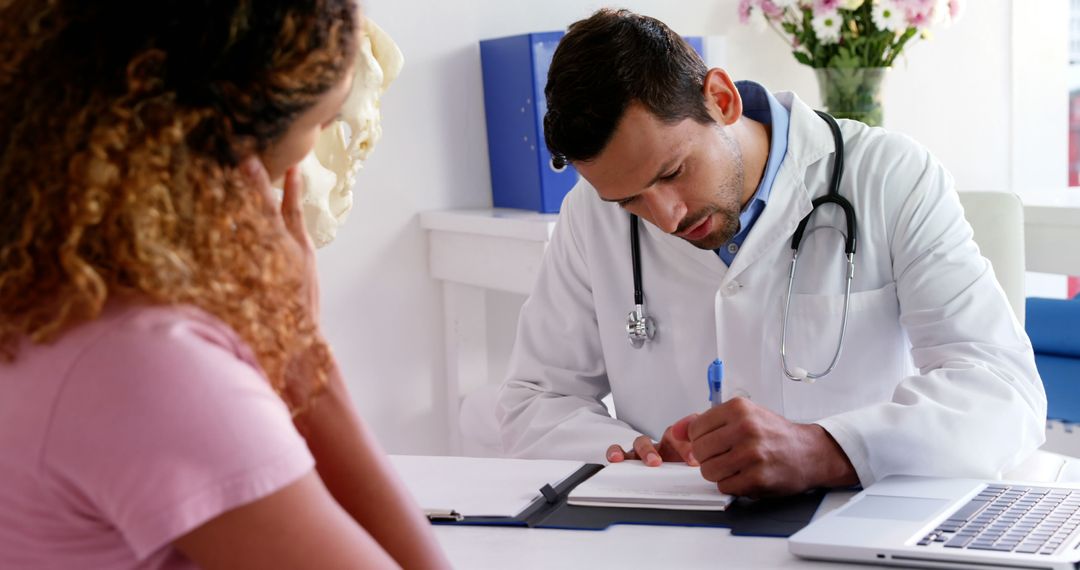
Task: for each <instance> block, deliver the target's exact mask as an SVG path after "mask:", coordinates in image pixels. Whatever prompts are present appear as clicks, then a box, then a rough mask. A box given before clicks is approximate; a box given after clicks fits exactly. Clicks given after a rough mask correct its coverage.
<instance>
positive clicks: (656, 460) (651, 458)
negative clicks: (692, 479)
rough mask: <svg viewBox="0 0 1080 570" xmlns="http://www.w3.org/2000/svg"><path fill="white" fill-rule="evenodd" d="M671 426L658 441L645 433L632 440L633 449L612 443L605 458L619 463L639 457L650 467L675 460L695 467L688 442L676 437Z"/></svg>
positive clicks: (695, 459) (694, 460) (695, 461)
mask: <svg viewBox="0 0 1080 570" xmlns="http://www.w3.org/2000/svg"><path fill="white" fill-rule="evenodd" d="M684 419H685V418H684ZM672 427H674V426H672ZM672 427H669V428H667V429H666V430H664V436H663V437H661V438H660V442H659V443H657V442H654V441H653V440H652V438H651V437H649V436H647V435H642V436H639V437H638V438H637V439H635V440H634V448H633V449H630V450H625V449H623V448H622V446H620V445H612V446H611V447H609V448H608V450H607V460H608V461H610V462H612V463H619V462H620V461H626V460H629V459H640V460H641V461H642V462H644V463H645V465H648V466H650V467H656V466H658V465H660V464H661V463H663V462H665V461H677V462H685V463H686V464H688V465H693V466H695V467H696V466H697V465H698V462H697V458H695V457H694V453H693V451H691V449H690V442H689V441H686V440H685V438H684V439H676V438H675V437H674V432H672Z"/></svg>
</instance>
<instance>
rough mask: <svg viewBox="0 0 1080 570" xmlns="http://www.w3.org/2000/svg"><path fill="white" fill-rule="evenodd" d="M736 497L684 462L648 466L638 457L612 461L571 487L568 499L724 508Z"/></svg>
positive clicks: (588, 502) (593, 504)
mask: <svg viewBox="0 0 1080 570" xmlns="http://www.w3.org/2000/svg"><path fill="white" fill-rule="evenodd" d="M734 500H735V497H732V496H731V495H725V494H724V493H721V492H720V491H718V490H717V489H716V483H713V482H710V481H706V480H705V479H703V478H702V477H701V469H700V468H698V467H690V466H688V465H686V464H685V463H664V464H663V465H660V466H659V467H647V466H645V464H643V463H641V462H638V461H627V462H625V463H612V464H611V465H608V466H607V467H604V468H603V469H602V470H600V472H599V473H597V474H595V475H593V476H592V477H590V478H588V479H586V480H585V481H584V482H582V483H581V484H580V485H578V486H577V487H575V488H574V489H573V490H572V491H570V495H569V497H568V498H567V503H568V504H571V505H580V506H590V507H633V508H639V509H640V508H645V509H677V510H695V511H722V510H724V509H726V508H727V506H728V505H730V504H731V502H732V501H734Z"/></svg>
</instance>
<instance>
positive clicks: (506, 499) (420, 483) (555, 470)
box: [390, 455, 585, 517]
mask: <svg viewBox="0 0 1080 570" xmlns="http://www.w3.org/2000/svg"><path fill="white" fill-rule="evenodd" d="M390 460H391V461H392V462H393V463H394V467H396V468H397V471H398V473H400V474H401V477H402V479H404V481H405V485H406V486H407V487H408V488H409V490H410V491H412V494H413V496H414V497H416V500H417V502H418V503H420V507H421V508H423V509H424V510H451V509H452V510H455V511H457V512H458V513H461V514H462V515H465V516H507V517H512V516H516V515H517V514H518V513H520V512H521V511H523V510H524V509H525V507H528V506H529V504H530V503H532V502H533V500H535V499H536V498H537V497H539V496H540V488H541V487H543V486H544V485H548V484H549V485H551V486H552V487H555V486H556V485H558V483H560V482H561V481H562V480H563V479H565V478H567V477H569V476H570V475H572V474H573V473H574V472H575V471H577V470H578V469H580V468H581V467H582V466H583V465H585V464H584V463H583V462H580V461H553V460H531V459H495V458H482V457H446V456H420V455H391V456H390Z"/></svg>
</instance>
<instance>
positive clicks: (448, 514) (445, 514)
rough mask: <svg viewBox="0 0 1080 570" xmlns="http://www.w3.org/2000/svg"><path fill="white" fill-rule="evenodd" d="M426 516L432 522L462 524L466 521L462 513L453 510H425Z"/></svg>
mask: <svg viewBox="0 0 1080 570" xmlns="http://www.w3.org/2000/svg"><path fill="white" fill-rule="evenodd" d="M424 516H426V517H427V520H428V521H430V522H461V521H463V520H465V517H464V516H463V515H462V514H461V513H459V512H457V511H455V510H453V509H449V510H444V509H424Z"/></svg>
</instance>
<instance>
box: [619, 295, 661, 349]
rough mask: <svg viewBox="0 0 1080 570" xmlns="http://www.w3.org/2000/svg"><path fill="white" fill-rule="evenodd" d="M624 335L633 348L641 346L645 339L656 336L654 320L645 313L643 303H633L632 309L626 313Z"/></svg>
mask: <svg viewBox="0 0 1080 570" xmlns="http://www.w3.org/2000/svg"><path fill="white" fill-rule="evenodd" d="M626 336H627V337H629V338H630V344H631V345H632V346H633V347H634V348H641V347H642V346H644V345H645V341H647V340H652V339H653V337H654V336H656V322H655V321H653V318H652V317H650V316H648V315H646V314H645V305H644V304H641V305H634V310H633V311H630V313H629V314H628V315H626Z"/></svg>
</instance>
